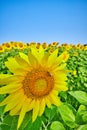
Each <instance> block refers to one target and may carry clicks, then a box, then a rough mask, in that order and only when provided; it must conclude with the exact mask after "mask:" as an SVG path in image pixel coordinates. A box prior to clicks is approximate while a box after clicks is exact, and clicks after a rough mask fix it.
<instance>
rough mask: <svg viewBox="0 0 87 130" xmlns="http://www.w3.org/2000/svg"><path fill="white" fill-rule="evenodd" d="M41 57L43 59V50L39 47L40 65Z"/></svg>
mask: <svg viewBox="0 0 87 130" xmlns="http://www.w3.org/2000/svg"><path fill="white" fill-rule="evenodd" d="M43 57H44V49H43V47H42V46H40V48H39V61H40V63H41V61H42V58H43Z"/></svg>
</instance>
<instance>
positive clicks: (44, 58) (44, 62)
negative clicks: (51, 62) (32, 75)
mask: <svg viewBox="0 0 87 130" xmlns="http://www.w3.org/2000/svg"><path fill="white" fill-rule="evenodd" d="M48 58H49V53H46V54H44V56H43V58H42V65H45V66H46V62H47V61H48Z"/></svg>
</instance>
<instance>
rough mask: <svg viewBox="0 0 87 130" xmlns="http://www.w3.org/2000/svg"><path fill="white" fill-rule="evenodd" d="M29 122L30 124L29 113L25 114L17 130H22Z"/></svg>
mask: <svg viewBox="0 0 87 130" xmlns="http://www.w3.org/2000/svg"><path fill="white" fill-rule="evenodd" d="M29 122H31V112H28V113H26V115H25V117H24V119H23V122H22V124H21V126H20V128H19V130H24V128H25V127H26V126H27V124H28V123H29Z"/></svg>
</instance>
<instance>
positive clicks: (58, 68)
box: [53, 63, 66, 73]
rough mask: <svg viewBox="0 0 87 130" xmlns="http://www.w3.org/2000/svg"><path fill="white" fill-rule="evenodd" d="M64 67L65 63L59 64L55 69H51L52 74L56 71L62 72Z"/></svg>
mask: <svg viewBox="0 0 87 130" xmlns="http://www.w3.org/2000/svg"><path fill="white" fill-rule="evenodd" d="M65 67H66V63H63V64H61V65H60V66H57V67H56V68H53V72H54V73H55V72H56V71H59V70H60V71H63V70H64V69H65Z"/></svg>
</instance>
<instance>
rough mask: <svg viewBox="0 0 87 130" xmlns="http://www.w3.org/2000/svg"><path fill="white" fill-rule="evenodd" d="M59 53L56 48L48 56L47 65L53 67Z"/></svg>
mask: <svg viewBox="0 0 87 130" xmlns="http://www.w3.org/2000/svg"><path fill="white" fill-rule="evenodd" d="M57 54H58V49H56V50H55V51H54V52H53V53H52V54H51V55H50V56H49V58H48V61H47V64H46V65H47V66H48V67H51V66H52V65H54V63H55V60H56V58H57Z"/></svg>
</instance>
